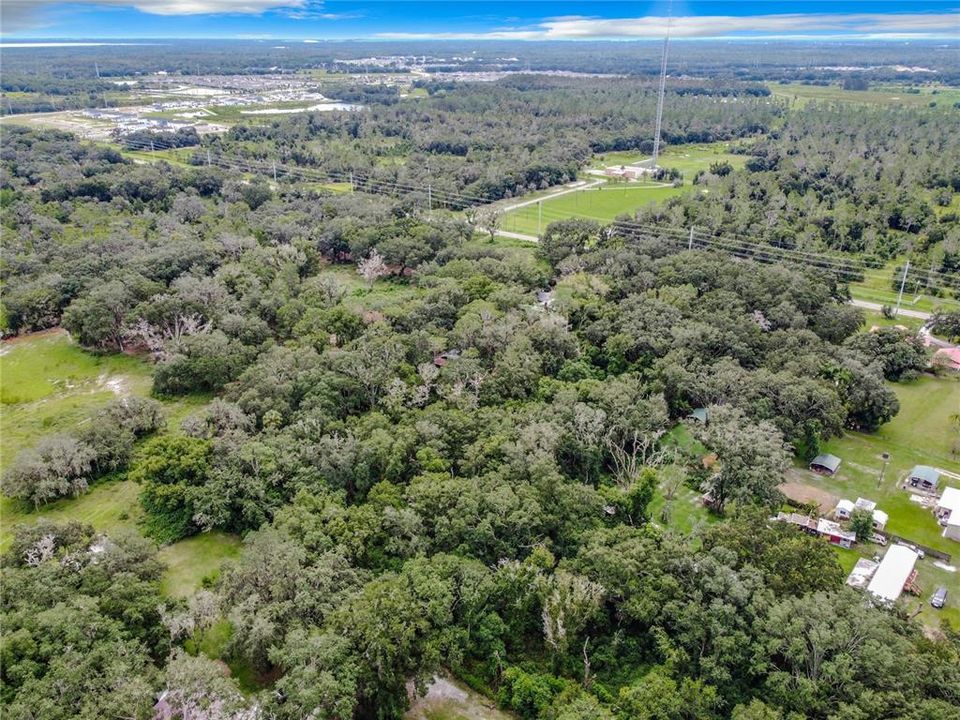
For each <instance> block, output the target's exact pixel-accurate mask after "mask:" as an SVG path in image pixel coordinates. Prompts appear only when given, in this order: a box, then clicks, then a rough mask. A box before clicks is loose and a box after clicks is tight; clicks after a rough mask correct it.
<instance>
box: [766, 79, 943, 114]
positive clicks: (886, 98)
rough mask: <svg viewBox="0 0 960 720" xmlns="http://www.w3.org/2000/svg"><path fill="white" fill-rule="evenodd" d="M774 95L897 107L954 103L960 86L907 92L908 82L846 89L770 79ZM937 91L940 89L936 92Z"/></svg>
mask: <svg viewBox="0 0 960 720" xmlns="http://www.w3.org/2000/svg"><path fill="white" fill-rule="evenodd" d="M767 87H769V88H770V92H772V93H773V95H774V97H778V98H784V99H786V100H788V101H790V102H791V103H792V104H795V105H796V106H798V107H802V106H803V105H806V104H807V103H809V102H843V103H855V104H860V105H883V106H890V107H893V106H897V107H928V106H929V105H930V103H931V102H932V103H936V106H937V107H944V108H946V107H952V106H953V104H954V103H956V102H960V90H958V89H957V88H951V87H946V86H936V85H925V86H921V87H920V88H918V89H919V90H920V92H919V93H914V92H906V91H907V90H910V89H911V88H909V87H907V86H896V85H883V86H876V87H871V88H870V89H869V90H844V89H843V88H842V87H841V86H840V85H804V84H802V83H789V84H787V85H781V84H779V83H767ZM934 91H936V93H935V92H934Z"/></svg>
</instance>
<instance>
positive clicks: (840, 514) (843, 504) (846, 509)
mask: <svg viewBox="0 0 960 720" xmlns="http://www.w3.org/2000/svg"><path fill="white" fill-rule="evenodd" d="M851 515H853V503H852V502H850V501H849V500H841V501H840V502H838V503H837V506H836V507H835V508H834V509H833V517H835V518H836V519H837V520H849V519H850V516H851Z"/></svg>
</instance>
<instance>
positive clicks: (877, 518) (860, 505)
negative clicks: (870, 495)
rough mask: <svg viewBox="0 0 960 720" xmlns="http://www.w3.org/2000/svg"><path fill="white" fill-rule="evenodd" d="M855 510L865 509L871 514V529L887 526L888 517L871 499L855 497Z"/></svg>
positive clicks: (879, 529)
mask: <svg viewBox="0 0 960 720" xmlns="http://www.w3.org/2000/svg"><path fill="white" fill-rule="evenodd" d="M853 507H854V509H855V510H866V511H867V512H868V513H870V514H871V515H872V516H873V529H874V530H877V531H882V530H883V529H884V528H885V527H886V526H887V520H889V519H890V518H889V517H888V516H887V514H886V513H885V512H884V511H883V510H877V504H876V503H875V502H874V501H873V500H867V499H866V498H857V502H855V503H854V504H853Z"/></svg>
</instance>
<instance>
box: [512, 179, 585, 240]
mask: <svg viewBox="0 0 960 720" xmlns="http://www.w3.org/2000/svg"><path fill="white" fill-rule="evenodd" d="M603 183H604V181H603V180H594V181H593V182H588V183H584V184H583V185H577V187H572V188H567V189H566V190H560V191H559V192H555V193H550V194H549V195H541V196H540V197H538V198H533V200H524V201H523V202H518V203H513V204H512V205H502V206H500V207H499V208H498V209H499V210H500V211H501V212H503V213H508V212H510V211H511V210H516V209H517V208H522V207H527V205H536V204H537V203H538V202H541V201H543V200H553V199H554V198H558V197H560V196H561V195H569V194H570V193H575V192H582V191H584V190H586V189H587V188H592V187H596V186H597V185H603ZM501 234H503V233H501Z"/></svg>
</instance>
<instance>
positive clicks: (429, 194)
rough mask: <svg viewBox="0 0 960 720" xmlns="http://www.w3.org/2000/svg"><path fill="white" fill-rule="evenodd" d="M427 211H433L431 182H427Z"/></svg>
mask: <svg viewBox="0 0 960 720" xmlns="http://www.w3.org/2000/svg"><path fill="white" fill-rule="evenodd" d="M427 212H428V213H432V212H433V184H432V183H427Z"/></svg>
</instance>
